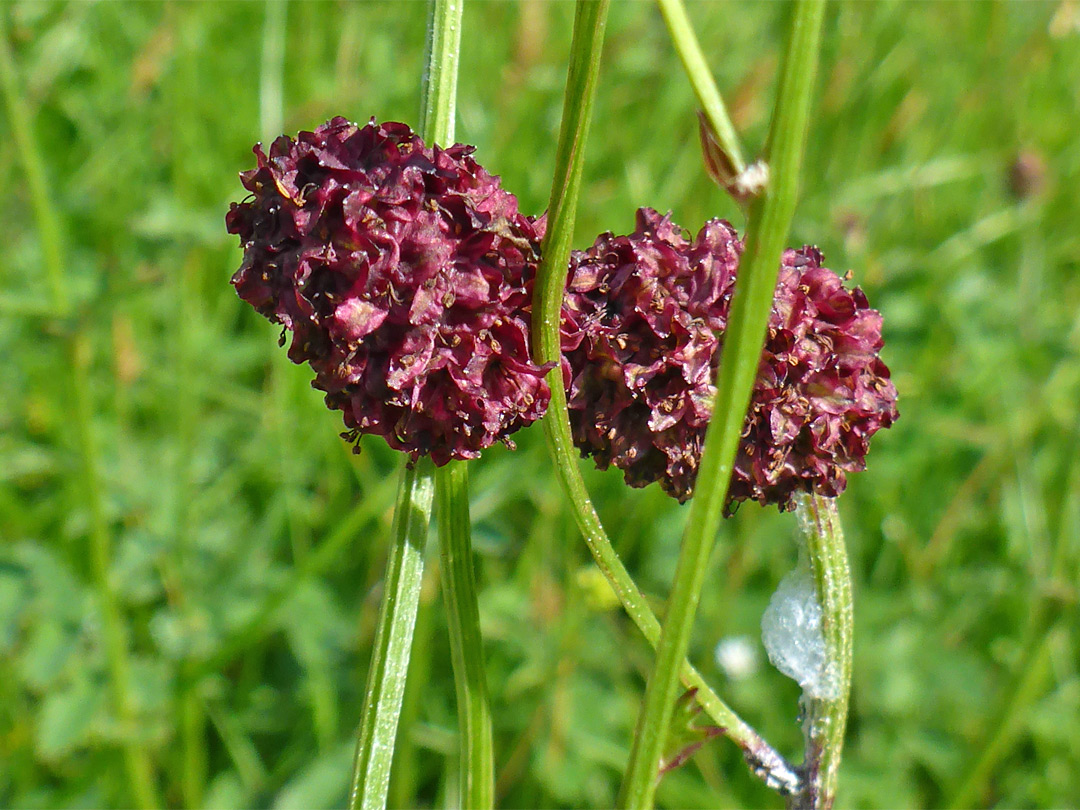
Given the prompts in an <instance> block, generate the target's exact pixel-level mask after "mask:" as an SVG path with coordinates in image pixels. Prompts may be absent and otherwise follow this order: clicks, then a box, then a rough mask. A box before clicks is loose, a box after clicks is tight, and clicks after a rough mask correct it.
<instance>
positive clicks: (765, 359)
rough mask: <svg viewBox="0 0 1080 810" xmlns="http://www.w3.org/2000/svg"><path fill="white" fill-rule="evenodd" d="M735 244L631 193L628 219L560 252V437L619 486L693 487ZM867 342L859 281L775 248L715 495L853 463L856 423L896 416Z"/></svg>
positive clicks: (779, 486)
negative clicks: (566, 426)
mask: <svg viewBox="0 0 1080 810" xmlns="http://www.w3.org/2000/svg"><path fill="white" fill-rule="evenodd" d="M742 249H743V245H742V243H741V242H740V241H739V238H738V236H737V234H736V233H735V230H734V229H733V228H732V227H731V226H730V225H729V224H728V223H726V222H723V221H721V220H711V221H709V222H707V223H706V224H705V226H704V227H703V228H702V229H701V232H700V233H699V234H698V235H697V238H696V239H694V240H693V241H692V242H691V241H690V240H688V239H687V238H685V237H684V236H683V234H682V232H681V231H680V230H679V228H677V227H676V226H675V225H674V224H672V222H671V221H670V218H669V217H667V216H663V217H662V216H660V215H659V214H658V213H657V212H656V211H653V210H652V209H647V208H643V209H640V210H639V211H638V215H637V229H636V230H635V231H634V233H632V234H630V235H628V236H613V235H612V234H610V233H607V234H603V235H602V236H600V237H599V238H598V239H597V240H596V243H595V244H594V245H593V246H592V247H591V248H590V249H589V250H587V251H584V252H581V251H576V252H575V253H574V254H573V256H572V257H571V262H570V278H569V284H568V291H567V300H566V304H565V306H564V311H563V351H564V355H565V357H564V365H563V372H564V378H565V379H566V380H567V384H568V388H569V394H570V421H571V426H572V428H573V433H574V441H575V443H576V444H577V446H578V448H579V449H581V451H582V454H583V455H590V456H592V457H593V458H594V459H595V460H596V462H597V464H598V465H599V466H600V467H601V468H607V467H608V466H609V465H611V464H614V465H615V466H616V467H618V468H620V469H621V470H623V473H624V475H625V478H626V481H627V483H628V484H630V485H631V486H645V485H646V484H649V483H651V482H653V481H657V482H659V483H660V485H661V487H663V489H664V491H665V492H667V493H668V494H670V495H672V496H673V497H675V498H677V499H678V500H679V501H685V500H686V499H687V498H689V497H690V495H691V494H692V491H693V485H694V480H695V478H696V476H697V467H698V462H699V461H700V458H701V450H702V446H703V444H704V440H705V430H706V427H707V425H708V420H709V415H710V412H711V407H712V398H713V395H714V393H715V389H714V387H713V385H712V381H713V379H714V377H715V372H716V366H717V363H718V361H719V354H720V352H719V350H720V349H721V347H722V336H723V332H724V329H725V328H726V326H727V317H728V311H729V308H730V303H731V293H732V290H733V286H734V281H735V274H736V272H737V270H738V263H739V256H740V254H741V253H742ZM718 336H719V339H718ZM881 345H882V341H881V315H880V314H879V313H878V312H877V311H875V310H872V309H870V308H869V307H868V306H867V302H866V298H865V296H864V295H863V294H862V291H861V290H859V289H855V290H851V291H849V290H847V289H846V288H844V286H843V284H842V282H841V280H840V278H838V277H837V276H836V274H835V273H833V272H832V271H831V270H828V269H826V268H823V267H822V266H821V254H820V252H819V251H818V250H817V249H816V248H811V247H806V248H803V249H802V250H799V251H791V250H789V251H787V252H786V253H785V254H784V258H783V262H782V267H781V269H780V277H779V282H778V284H777V288H776V296H775V298H774V301H773V311H772V315H771V317H770V320H769V330H768V338H767V341H766V346H765V351H764V353H763V355H762V361H761V366H760V368H759V371H758V378H757V381H756V382H755V385H754V390H753V395H752V401H751V406H750V411H749V413H748V416H747V421H746V426H745V428H744V432H743V438H742V441H741V443H740V446H739V450H738V455H737V458H736V463H735V472H734V476H733V478H732V482H731V489H730V492H729V493H728V504H727V509H728V511H731V510H732V508H733V506H734V505H736V504H737V503H739V502H741V501H743V500H747V499H753V500H756V501H758V502H760V503H762V504H767V503H774V504H776V505H777V506H778V507H779V508H780V509H787V508H790V507H791V506H792V504H793V497H794V495H795V494H796V493H797V492H806V491H814V492H818V493H820V494H824V495H830V496H835V495H838V494H839V493H840V492H841V491H842V490H843V489H844V487H845V485H846V482H847V479H846V474H847V473H848V472H853V471H856V470H861V469H863V468H864V467H865V456H866V452H867V449H868V447H869V439H870V436H872V435H873V434H874V433H875V432H876V431H877V430H879V429H880V428H882V427H888V426H889V425H891V424H892V422H893V421H894V420H895V419H896V417H897V412H896V389H895V388H894V387H893V385H892V383H891V382H890V381H889V370H888V369H887V368H886V367H885V364H884V363H882V361H881V360H880V358H879V357H878V354H877V353H878V350H879V349H880V348H881Z"/></svg>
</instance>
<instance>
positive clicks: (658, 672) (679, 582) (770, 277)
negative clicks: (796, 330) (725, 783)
mask: <svg viewBox="0 0 1080 810" xmlns="http://www.w3.org/2000/svg"><path fill="white" fill-rule="evenodd" d="M824 6H825V3H824V0H800V1H799V2H798V3H797V4H796V5H795V9H794V16H793V18H792V24H791V29H790V34H789V37H788V42H787V48H786V51H785V54H784V62H783V66H782V68H781V74H780V88H779V93H778V96H777V100H776V107H775V109H774V112H773V120H772V125H771V128H770V131H769V143H768V146H767V150H766V153H767V156H768V160H769V163H770V164H771V166H770V173H771V176H772V179H771V181H770V183H769V185H768V186H767V187H766V188H765V190H764V193H763V194H762V195H761V196H759V197H757V198H755V200H754V202H753V204H752V205H751V208H750V221H749V224H748V227H747V239H746V250H745V252H744V253H743V256H742V260H741V262H740V270H739V276H738V279H737V282H736V286H735V293H734V299H733V301H732V307H731V316H730V318H729V320H728V329H727V332H726V333H725V336H724V352H723V355H722V359H721V363H720V368H719V371H718V373H717V386H716V387H717V392H716V398H715V400H714V402H713V418H712V420H711V421H710V423H709V428H708V431H707V432H706V436H705V447H704V451H703V453H702V457H701V468H700V470H699V473H698V479H697V485H696V490H697V494H696V496H695V497H694V499H693V501H692V502H691V505H690V515H689V518H688V521H687V525H686V530H685V532H684V534H683V541H682V548H681V549H680V551H679V560H678V563H677V565H676V568H675V581H674V584H673V586H672V591H671V597H670V598H669V600H668V609H667V614H666V616H665V620H664V627H663V631H662V632H661V636H660V644H659V646H658V647H657V651H656V666H655V669H654V670H653V673H652V675H651V676H650V678H649V683H648V686H647V687H646V690H645V702H644V705H643V708H642V712H641V715H640V717H639V718H638V726H637V732H636V734H635V735H634V745H633V748H632V749H631V752H630V764H629V767H628V769H627V773H626V777H625V779H624V781H623V787H622V791H621V794H620V797H619V804H620V806H622V807H633V808H647V807H651V806H652V804H653V799H654V796H655V792H656V785H657V777H658V773H659V764H660V757H661V755H662V754H663V746H664V742H665V740H666V737H667V732H668V726H669V724H670V723H671V715H672V712H673V711H674V706H675V697H676V690H677V688H678V684H679V671H680V669H681V667H682V662H683V659H684V658H685V657H686V653H687V650H688V648H689V645H690V633H691V630H692V628H693V622H694V614H695V613H696V612H697V605H698V600H699V598H700V596H701V588H702V585H703V584H704V579H705V572H706V570H707V569H708V561H709V556H710V555H711V553H712V549H713V542H714V539H715V536H716V531H717V528H718V527H719V525H720V517H721V513H722V510H723V506H724V502H725V501H726V499H727V489H728V484H729V482H730V479H731V470H732V465H733V464H734V461H735V451H736V449H737V448H738V444H739V438H740V435H741V434H742V428H743V423H744V421H745V419H746V408H747V406H748V404H749V401H750V391H751V388H752V387H753V384H754V378H755V376H756V374H757V368H758V359H759V357H760V356H761V348H762V345H763V343H764V340H765V326H766V324H767V322H768V318H769V312H770V310H771V308H772V298H773V291H774V289H775V287H776V277H777V274H778V272H779V265H780V255H781V251H782V250H783V247H784V241H785V240H786V239H787V233H788V229H789V227H790V226H791V219H792V216H793V215H794V212H795V201H796V197H797V192H798V178H799V169H800V166H801V164H802V156H803V150H804V145H805V141H806V125H807V120H808V118H809V113H810V98H811V91H812V90H813V84H814V77H815V74H816V72H817V62H818V52H819V50H820V43H821V22H822V16H823V12H824Z"/></svg>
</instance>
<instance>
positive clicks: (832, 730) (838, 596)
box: [791, 495, 855, 810]
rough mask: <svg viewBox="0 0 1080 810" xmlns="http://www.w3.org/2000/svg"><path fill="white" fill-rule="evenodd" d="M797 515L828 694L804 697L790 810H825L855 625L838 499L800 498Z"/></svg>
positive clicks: (839, 743) (843, 718) (834, 774)
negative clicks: (801, 748) (798, 769)
mask: <svg viewBox="0 0 1080 810" xmlns="http://www.w3.org/2000/svg"><path fill="white" fill-rule="evenodd" d="M796 509H797V510H798V513H799V524H800V525H801V526H802V528H803V535H804V540H805V542H806V552H807V557H808V560H809V563H810V572H811V574H812V576H813V579H814V587H815V589H816V590H817V599H818V604H820V605H821V631H822V635H823V636H824V638H825V666H826V668H827V669H826V672H827V675H828V682H829V687H830V694H829V695H828V696H827V697H810V696H807V695H804V696H803V699H802V706H803V720H802V722H803V733H804V735H805V737H806V762H805V763H804V765H803V776H804V778H805V780H806V784H805V787H804V789H803V791H802V792H801V793H800V794H798V795H797V796H795V797H794V798H793V801H792V802H791V806H792V807H793V808H798V809H799V810H827V808H830V807H832V804H833V800H834V799H835V798H836V784H837V778H838V776H839V772H840V755H841V753H842V751H843V747H844V730H845V729H846V728H847V715H848V696H849V695H850V693H851V664H852V639H853V638H854V632H855V629H854V627H855V624H854V613H853V611H852V598H851V572H850V571H849V569H848V559H847V549H846V548H845V547H844V530H843V527H842V526H841V525H840V515H839V513H838V512H837V510H836V499H835V498H826V497H824V496H822V495H804V496H802V497H801V498H800V499H799V501H798V504H797V506H796Z"/></svg>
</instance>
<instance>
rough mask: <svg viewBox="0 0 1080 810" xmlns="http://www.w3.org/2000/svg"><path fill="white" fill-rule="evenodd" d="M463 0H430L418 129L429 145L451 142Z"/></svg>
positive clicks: (445, 144)
mask: <svg viewBox="0 0 1080 810" xmlns="http://www.w3.org/2000/svg"><path fill="white" fill-rule="evenodd" d="M464 7H465V0H432V2H431V14H430V17H429V19H428V61H427V69H426V72H425V73H424V96H423V99H422V100H421V102H420V104H421V106H420V131H421V133H422V134H423V136H424V140H425V141H427V144H428V146H432V145H434V144H438V145H439V146H442V147H447V146H450V145H451V141H452V140H453V138H454V115H455V110H456V109H457V75H458V55H459V54H460V52H461V16H462V11H463V10H464Z"/></svg>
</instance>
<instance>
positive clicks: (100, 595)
mask: <svg viewBox="0 0 1080 810" xmlns="http://www.w3.org/2000/svg"><path fill="white" fill-rule="evenodd" d="M6 13H7V12H6V11H5V10H0V82H2V84H3V93H4V100H5V103H6V106H7V112H8V118H9V119H10V121H11V125H12V126H11V128H12V134H13V136H14V140H15V145H16V149H17V151H18V154H19V158H20V161H21V162H22V167H23V173H24V174H25V175H26V180H27V185H28V186H29V189H30V202H31V206H32V208H33V211H34V218H35V221H36V223H37V227H38V235H39V238H40V239H41V246H42V253H43V257H42V258H43V261H44V265H45V277H46V280H47V282H48V285H49V293H50V297H51V301H50V303H51V305H52V314H53V315H55V316H56V317H57V318H58V319H61V320H62V319H66V318H68V317H69V316H70V315H71V301H70V299H69V298H68V296H67V291H66V286H65V282H64V268H65V263H64V257H63V253H64V248H63V236H62V229H61V226H60V217H59V215H58V214H57V212H56V209H55V207H54V206H53V203H52V200H51V198H50V196H49V192H48V185H47V183H46V180H45V164H44V162H43V160H42V159H41V154H40V153H39V151H38V148H37V143H36V141H35V139H34V133H33V128H32V126H31V121H30V112H29V110H28V109H27V106H26V102H25V100H24V99H23V97H22V95H21V93H20V92H19V87H18V80H17V78H16V75H15V65H14V59H13V58H12V55H11V50H10V47H9V45H8V38H7V19H6ZM65 336H66V345H65V349H66V353H67V359H68V366H69V372H70V373H69V374H68V375H67V377H66V380H67V388H68V390H67V392H66V393H67V399H68V401H69V405H70V408H71V411H70V413H71V416H72V419H73V422H74V426H75V431H74V433H75V437H76V441H77V443H78V454H79V462H80V466H81V468H82V475H81V478H82V483H83V487H84V493H83V494H84V497H85V498H86V501H87V507H88V509H89V512H90V538H89V539H90V548H89V556H90V572H91V577H92V579H93V584H94V590H95V591H96V593H97V599H98V603H99V606H100V609H101V619H102V621H101V628H102V633H103V635H104V640H105V657H106V663H107V666H108V669H109V690H110V697H111V700H112V703H113V709H114V711H115V712H116V714H117V716H118V718H119V719H120V722H121V724H122V725H123V727H124V732H125V737H126V740H125V742H124V743H123V744H122V745H123V754H124V766H125V770H126V772H127V777H128V782H129V784H130V789H131V795H132V800H133V801H134V803H135V804H137V805H138V806H139V807H157V806H159V805H160V801H159V799H158V795H157V787H156V785H155V776H154V765H153V762H152V760H151V758H150V754H149V752H148V751H147V749H146V747H145V746H143V745H141V744H140V743H139V742H138V741H136V740H135V739H134V736H135V734H136V733H137V729H138V727H139V723H138V719H137V717H136V709H135V706H134V705H133V703H132V700H131V697H132V692H131V676H130V664H129V660H128V640H127V634H126V632H125V627H124V620H123V615H122V611H121V608H120V605H119V603H118V601H117V599H116V596H115V594H114V592H113V589H112V586H111V584H110V582H109V572H110V570H111V559H112V533H111V531H110V529H109V522H108V518H107V516H106V514H105V500H104V494H103V493H102V490H101V476H100V473H99V469H100V453H99V451H98V446H97V438H96V436H95V434H94V427H93V402H92V400H91V396H90V361H91V349H90V342H89V339H88V338H87V336H86V334H85V333H84V332H83V331H82V330H81V329H78V328H71V327H70V325H69V330H65Z"/></svg>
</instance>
